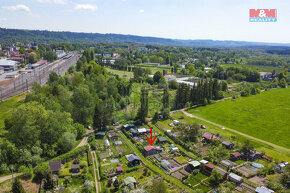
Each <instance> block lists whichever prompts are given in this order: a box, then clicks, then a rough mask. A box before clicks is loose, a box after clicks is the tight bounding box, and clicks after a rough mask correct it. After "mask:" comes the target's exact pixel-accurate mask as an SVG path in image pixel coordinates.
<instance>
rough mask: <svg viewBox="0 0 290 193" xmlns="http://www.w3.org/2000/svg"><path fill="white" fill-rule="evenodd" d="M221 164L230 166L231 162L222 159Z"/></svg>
mask: <svg viewBox="0 0 290 193" xmlns="http://www.w3.org/2000/svg"><path fill="white" fill-rule="evenodd" d="M221 164H223V165H226V166H231V165H232V164H231V163H230V162H228V161H226V160H222V161H221Z"/></svg>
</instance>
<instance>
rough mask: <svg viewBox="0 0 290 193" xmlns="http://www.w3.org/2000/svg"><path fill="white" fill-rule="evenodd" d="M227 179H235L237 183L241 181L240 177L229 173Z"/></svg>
mask: <svg viewBox="0 0 290 193" xmlns="http://www.w3.org/2000/svg"><path fill="white" fill-rule="evenodd" d="M229 178H232V179H235V180H237V181H242V180H243V178H242V177H241V176H238V175H237V174H234V173H230V174H229Z"/></svg>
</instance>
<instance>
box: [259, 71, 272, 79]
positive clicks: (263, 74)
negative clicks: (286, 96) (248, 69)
mask: <svg viewBox="0 0 290 193" xmlns="http://www.w3.org/2000/svg"><path fill="white" fill-rule="evenodd" d="M260 76H261V78H262V80H264V81H271V80H272V79H273V78H274V75H273V74H272V73H270V72H260Z"/></svg>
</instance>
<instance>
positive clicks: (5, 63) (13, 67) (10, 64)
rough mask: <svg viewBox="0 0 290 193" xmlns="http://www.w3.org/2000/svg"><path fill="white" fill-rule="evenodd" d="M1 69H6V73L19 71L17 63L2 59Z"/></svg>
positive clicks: (0, 60)
mask: <svg viewBox="0 0 290 193" xmlns="http://www.w3.org/2000/svg"><path fill="white" fill-rule="evenodd" d="M0 67H2V68H4V71H5V72H8V71H14V70H16V69H17V62H16V61H13V60H7V59H4V58H1V59H0Z"/></svg>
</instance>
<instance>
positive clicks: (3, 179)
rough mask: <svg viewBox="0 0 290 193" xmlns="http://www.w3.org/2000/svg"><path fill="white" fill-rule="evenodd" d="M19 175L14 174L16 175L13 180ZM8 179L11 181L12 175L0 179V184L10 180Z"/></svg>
mask: <svg viewBox="0 0 290 193" xmlns="http://www.w3.org/2000/svg"><path fill="white" fill-rule="evenodd" d="M20 175H21V173H16V174H14V178H15V177H17V176H20ZM10 179H12V175H8V176H2V177H0V184H1V183H2V182H5V181H6V180H10Z"/></svg>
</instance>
